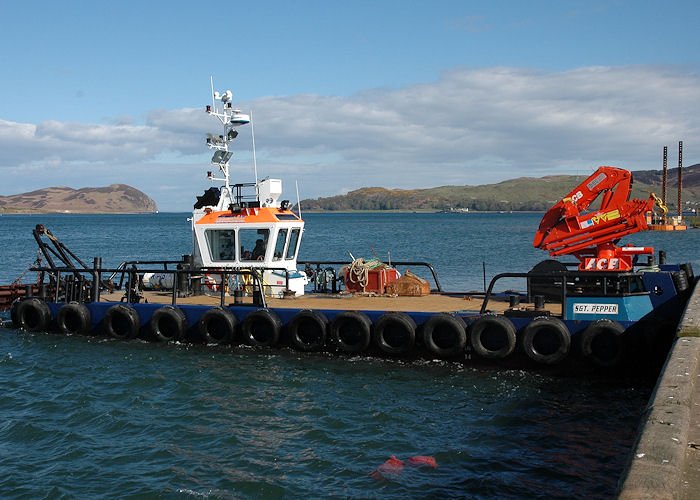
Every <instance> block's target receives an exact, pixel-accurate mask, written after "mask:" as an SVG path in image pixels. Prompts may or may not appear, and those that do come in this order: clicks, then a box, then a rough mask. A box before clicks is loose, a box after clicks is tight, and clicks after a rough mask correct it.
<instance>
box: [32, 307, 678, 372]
mask: <svg viewBox="0 0 700 500" xmlns="http://www.w3.org/2000/svg"><path fill="white" fill-rule="evenodd" d="M35 300H36V299H35ZM64 305H65V304H63V303H48V304H47V306H48V309H49V311H50V313H51V316H52V319H53V320H54V321H56V319H58V317H59V311H60V310H61V308H62V307H63V306H64ZM122 305H127V304H123V303H122ZM113 306H115V303H110V302H97V303H87V304H85V305H84V307H86V308H87V310H88V311H89V312H90V322H91V325H90V331H92V332H101V331H104V327H103V320H104V317H105V315H106V313H107V311H108V310H109V309H110V308H111V307H113ZM128 306H130V307H133V309H134V310H135V311H136V312H137V313H138V317H139V321H140V328H139V334H138V335H139V336H140V337H143V338H148V336H149V334H151V335H152V332H151V331H150V326H151V325H150V321H151V318H152V316H153V315H154V313H155V312H156V311H157V310H159V309H161V308H163V307H164V306H163V304H155V303H151V304H147V303H138V304H128ZM166 307H169V306H166ZM211 309H213V308H212V306H202V305H180V306H178V307H177V310H178V311H181V314H182V315H183V316H184V317H185V318H186V324H187V331H186V334H185V336H184V340H187V341H192V342H202V341H204V340H205V339H203V338H202V336H201V334H200V329H199V321H200V318H201V317H202V315H203V314H204V313H205V312H207V311H208V310H211ZM226 309H228V310H229V311H230V312H231V313H232V314H233V315H234V316H235V317H236V319H237V321H238V323H239V324H241V323H242V322H243V321H244V320H245V318H246V317H247V316H248V315H249V314H250V313H252V312H254V311H257V310H258V308H257V307H248V306H233V307H228V308H226ZM270 311H272V312H274V313H275V315H276V316H277V317H278V318H279V321H280V323H281V325H283V326H286V325H288V324H289V323H290V322H291V321H292V319H293V318H294V317H295V316H296V315H297V314H298V313H299V312H300V309H283V308H273V309H270ZM319 312H321V313H322V314H323V315H325V317H326V318H327V319H328V321H329V322H332V321H333V320H334V318H335V317H336V316H337V315H339V314H341V313H343V311H341V310H319ZM362 313H363V314H365V315H366V316H367V318H368V319H369V320H370V321H371V322H372V324H375V323H376V322H377V321H378V320H379V319H380V318H381V317H382V316H383V315H384V314H386V311H369V310H368V311H362ZM405 314H406V315H408V316H410V318H411V319H412V320H413V322H414V323H415V325H417V327H418V328H417V331H416V338H417V339H420V338H421V329H422V325H424V324H426V322H428V320H429V319H430V318H431V317H433V316H434V315H435V313H428V312H407V313H405ZM458 316H459V317H461V318H462V320H463V321H464V324H465V327H466V332H467V335H468V334H469V331H470V326H471V325H473V324H474V323H475V322H476V321H477V319H478V318H479V317H480V316H479V315H478V314H473V313H469V314H459V315H458ZM678 316H679V315H678ZM498 317H499V318H501V320H504V319H505V320H506V321H507V322H510V324H512V326H513V332H514V336H515V332H517V338H518V341H517V348H516V349H514V350H513V352H512V354H511V353H510V352H509V354H508V356H507V359H499V360H494V359H489V360H487V361H488V362H489V363H491V362H494V361H497V362H498V363H501V364H506V365H512V366H520V365H522V362H523V361H525V362H526V363H528V362H529V363H533V362H534V361H537V360H533V359H532V357H530V359H528V357H527V356H524V353H523V349H524V348H523V347H522V344H523V342H524V341H523V336H524V335H525V334H524V333H523V332H525V331H527V328H526V327H528V325H530V324H531V323H532V322H533V320H534V318H527V317H508V318H506V317H504V316H498ZM552 321H554V322H558V320H554V319H553V320H552ZM676 321H677V319H676ZM591 323H592V321H591V320H564V321H563V322H561V324H562V325H563V326H565V331H566V332H567V334H568V335H570V337H571V339H570V348H569V347H568V346H567V349H566V350H567V353H566V355H565V358H566V359H567V361H569V360H582V358H583V352H582V346H581V342H582V340H583V338H584V336H583V335H581V332H582V331H584V330H585V329H586V327H588V326H589V325H591ZM611 323H612V322H611ZM616 326H617V327H618V328H619V329H620V330H625V332H624V334H623V335H622V336H621V338H623V337H624V339H625V340H624V345H625V350H626V352H624V353H623V354H624V357H623V358H624V359H626V360H627V361H629V363H619V362H618V361H619V360H618V357H619V356H617V355H616V354H615V353H614V352H612V351H611V353H610V356H609V357H608V360H610V361H611V362H610V363H606V362H604V363H602V365H603V366H604V367H606V368H615V367H618V365H620V364H630V363H631V364H633V365H638V364H639V362H640V361H644V362H646V364H645V367H647V368H650V367H655V366H656V364H657V363H658V361H657V363H653V361H654V360H655V359H656V358H658V357H659V353H661V354H662V355H663V353H665V349H666V348H667V347H668V345H669V344H670V339H671V338H672V334H673V331H674V329H675V325H674V324H673V319H669V318H665V319H664V318H661V319H660V318H653V317H649V318H643V319H642V320H640V321H636V322H634V321H619V322H617V323H616ZM283 335H284V334H283ZM579 339H580V340H581V341H579ZM281 340H282V342H281V343H282V344H285V343H289V339H288V338H287V339H285V338H284V336H283V337H282V339H281ZM418 343H419V344H420V340H418ZM466 344H467V349H466V350H465V351H464V352H463V353H462V352H460V353H459V355H457V356H454V355H451V356H435V355H431V353H430V352H429V351H430V349H428V350H426V349H425V347H426V346H416V347H414V348H412V349H411V351H410V352H404V353H401V355H402V356H404V357H426V355H427V356H428V357H433V358H434V357H451V358H460V357H461V358H464V357H465V354H466V356H467V357H468V358H472V359H474V360H478V359H479V358H480V356H477V355H473V356H472V355H471V354H474V353H475V352H476V353H478V351H477V350H476V349H474V348H472V347H471V346H470V342H469V339H467V341H466ZM327 347H328V348H330V349H332V347H333V346H332V345H328V344H327ZM603 348H604V349H606V348H608V347H603ZM615 348H619V346H610V349H615ZM362 351H365V349H362ZM367 353H368V354H379V355H382V354H387V352H386V351H384V352H381V351H380V350H379V349H378V348H377V346H375V345H372V346H371V347H370V348H369V349H367ZM605 358H606V356H605V355H604V356H603V360H604V361H605ZM599 359H600V357H598V358H595V359H593V360H591V359H585V360H583V361H584V362H585V363H584V364H591V363H588V362H589V361H594V363H592V364H593V365H596V366H600V365H601V363H600V362H597V361H598V360H599ZM660 359H663V358H660ZM561 361H563V359H560V360H558V361H557V362H556V364H558V365H560V364H562V363H561ZM649 361H651V362H652V363H649ZM534 364H535V365H538V364H550V363H549V362H541V363H537V362H535V363H534ZM565 364H566V365H570V364H569V363H568V362H567V363H565ZM607 365H609V366H607Z"/></svg>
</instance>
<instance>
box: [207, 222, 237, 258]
mask: <svg viewBox="0 0 700 500" xmlns="http://www.w3.org/2000/svg"><path fill="white" fill-rule="evenodd" d="M206 238H207V245H208V246H209V254H210V255H211V260H213V261H232V260H236V232H235V231H232V230H220V229H208V230H207V231H206Z"/></svg>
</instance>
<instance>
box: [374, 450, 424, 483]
mask: <svg viewBox="0 0 700 500" xmlns="http://www.w3.org/2000/svg"><path fill="white" fill-rule="evenodd" d="M406 465H408V466H411V467H423V466H429V467H434V468H437V462H436V461H435V459H434V458H433V457H426V456H424V455H416V456H414V457H411V458H408V459H406ZM403 466H404V462H403V461H402V460H400V459H398V458H396V457H395V456H394V455H392V456H391V458H390V459H389V460H387V461H386V462H384V463H383V464H382V465H380V466H379V467H377V468H376V470H373V471H372V472H371V473H370V476H372V477H373V478H375V479H385V478H386V477H387V476H388V477H395V476H398V475H399V474H401V472H402V471H403Z"/></svg>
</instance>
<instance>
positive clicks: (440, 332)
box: [423, 312, 467, 359]
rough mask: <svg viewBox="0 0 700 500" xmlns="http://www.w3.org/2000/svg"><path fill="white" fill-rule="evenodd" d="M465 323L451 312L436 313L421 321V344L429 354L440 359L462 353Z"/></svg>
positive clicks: (465, 334) (465, 339) (465, 337)
mask: <svg viewBox="0 0 700 500" xmlns="http://www.w3.org/2000/svg"><path fill="white" fill-rule="evenodd" d="M466 328H467V325H466V323H465V322H464V320H463V319H462V318H460V317H459V316H457V315H455V314H452V313H444V312H441V313H436V314H434V315H432V316H431V317H430V318H428V321H426V322H425V323H423V345H424V346H425V348H426V349H427V350H428V352H429V353H430V354H432V355H433V356H436V357H438V358H440V359H446V358H452V357H455V356H459V355H460V354H462V353H464V347H465V345H466V344H467V333H466Z"/></svg>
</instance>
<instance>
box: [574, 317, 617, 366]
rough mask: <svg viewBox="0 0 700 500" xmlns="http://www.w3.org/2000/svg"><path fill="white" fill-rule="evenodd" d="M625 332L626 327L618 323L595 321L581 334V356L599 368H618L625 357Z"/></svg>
mask: <svg viewBox="0 0 700 500" xmlns="http://www.w3.org/2000/svg"><path fill="white" fill-rule="evenodd" d="M624 332H625V327H624V326H622V325H621V324H620V323H618V322H617V321H613V320H611V319H607V318H603V319H597V320H595V321H593V322H592V323H591V324H589V325H588V326H587V327H586V328H584V329H583V331H582V332H581V333H580V334H579V342H580V344H579V345H580V346H581V354H582V355H583V357H585V358H587V359H590V360H591V361H593V362H594V363H595V364H597V365H598V366H603V367H606V368H611V367H614V366H617V365H618V364H620V361H621V360H622V358H623V357H624V355H625V342H624V337H623V333H624Z"/></svg>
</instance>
